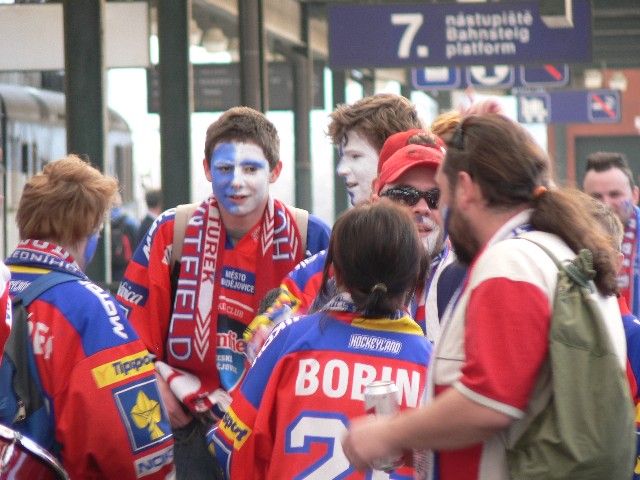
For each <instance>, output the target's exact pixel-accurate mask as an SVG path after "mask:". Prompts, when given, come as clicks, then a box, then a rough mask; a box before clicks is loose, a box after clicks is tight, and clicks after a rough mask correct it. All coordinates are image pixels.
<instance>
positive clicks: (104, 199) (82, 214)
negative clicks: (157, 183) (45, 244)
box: [16, 155, 118, 246]
mask: <svg viewBox="0 0 640 480" xmlns="http://www.w3.org/2000/svg"><path fill="white" fill-rule="evenodd" d="M117 190H118V181H117V180H116V179H115V178H112V177H108V176H106V175H103V174H102V173H101V172H100V171H99V170H98V169H96V168H94V167H92V166H91V165H90V164H89V163H87V162H85V161H84V160H82V159H81V158H80V157H78V156H77V155H68V156H66V157H65V158H62V159H60V160H56V161H54V162H51V163H49V164H48V165H47V166H45V167H44V169H43V171H42V173H39V174H37V175H34V176H33V177H31V178H30V179H29V181H28V182H27V184H26V185H25V187H24V190H23V192H22V196H21V197H20V204H19V205H18V213H17V217H16V220H17V223H18V230H19V232H20V239H22V240H24V239H27V238H31V239H35V240H48V241H52V242H56V243H58V244H60V245H67V246H68V245H75V244H77V243H78V242H79V241H81V240H82V239H84V238H86V237H88V236H89V235H91V233H92V232H94V231H95V230H96V229H97V228H98V227H99V226H100V224H101V223H102V222H103V220H104V216H105V213H106V212H107V211H108V210H109V208H110V207H111V204H112V202H113V199H114V196H115V194H116V192H117Z"/></svg>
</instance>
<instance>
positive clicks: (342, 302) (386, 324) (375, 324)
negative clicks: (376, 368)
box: [320, 292, 423, 335]
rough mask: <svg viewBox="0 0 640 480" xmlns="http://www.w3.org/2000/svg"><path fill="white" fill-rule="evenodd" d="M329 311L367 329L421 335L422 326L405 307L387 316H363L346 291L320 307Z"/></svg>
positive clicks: (341, 318)
mask: <svg viewBox="0 0 640 480" xmlns="http://www.w3.org/2000/svg"><path fill="white" fill-rule="evenodd" d="M320 311H321V312H327V313H330V314H331V316H332V317H333V318H335V319H336V320H340V321H342V322H345V323H350V324H351V325H353V326H356V327H360V328H365V329H368V330H382V331H388V332H399V333H409V334H413V335H423V332H422V328H421V327H420V326H419V325H418V324H417V323H416V322H415V321H414V320H413V318H411V316H410V315H409V313H408V312H407V310H406V309H402V310H396V311H395V313H394V314H392V315H390V316H389V317H382V318H369V317H364V316H363V312H362V310H359V309H358V307H357V306H356V304H355V303H354V302H353V299H352V298H351V295H350V294H349V293H348V292H339V293H337V294H336V295H335V296H334V297H333V298H331V299H330V300H329V301H328V302H326V303H325V305H324V306H323V307H322V308H321V309H320Z"/></svg>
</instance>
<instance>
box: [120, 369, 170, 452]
mask: <svg viewBox="0 0 640 480" xmlns="http://www.w3.org/2000/svg"><path fill="white" fill-rule="evenodd" d="M113 396H114V398H115V401H116V405H117V406H118V411H119V413H120V417H121V418H122V420H123V423H124V425H125V427H126V429H127V434H128V436H129V441H130V443H131V449H132V450H133V452H134V453H136V452H139V451H141V450H144V449H146V448H149V447H151V446H153V445H157V444H159V443H161V442H163V441H164V440H165V439H167V438H169V436H170V435H171V427H170V426H169V422H168V421H167V417H166V415H163V411H162V406H161V404H160V395H159V393H158V389H157V387H156V383H155V380H154V379H148V380H144V381H141V382H136V383H132V384H129V385H125V386H124V387H122V388H120V389H118V390H115V391H114V393H113Z"/></svg>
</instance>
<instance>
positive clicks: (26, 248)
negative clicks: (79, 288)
mask: <svg viewBox="0 0 640 480" xmlns="http://www.w3.org/2000/svg"><path fill="white" fill-rule="evenodd" d="M5 263H6V264H7V265H8V266H15V267H14V268H11V270H14V271H15V270H16V269H18V268H19V266H20V265H25V266H26V265H28V266H29V267H32V269H33V268H36V269H42V270H55V271H57V272H65V273H71V274H72V275H75V276H77V277H78V278H79V279H81V280H88V278H87V276H86V275H85V274H84V272H83V271H82V269H81V268H80V266H79V265H78V264H77V263H76V261H75V259H74V258H73V256H72V255H71V254H70V253H69V252H68V251H67V250H65V249H64V248H62V247H61V246H60V245H56V244H55V243H52V242H45V241H44V240H32V239H26V240H21V241H20V242H19V243H18V246H17V248H16V249H15V250H14V251H13V252H12V253H11V255H9V257H7V259H6V260H5ZM38 273H46V272H45V271H42V272H38ZM25 288H26V284H25Z"/></svg>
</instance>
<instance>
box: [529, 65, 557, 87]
mask: <svg viewBox="0 0 640 480" xmlns="http://www.w3.org/2000/svg"><path fill="white" fill-rule="evenodd" d="M520 83H521V84H522V86H523V87H544V88H546V87H564V86H566V85H568V83H569V65H567V64H566V63H557V64H552V63H546V64H543V65H526V66H524V65H521V66H520Z"/></svg>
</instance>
